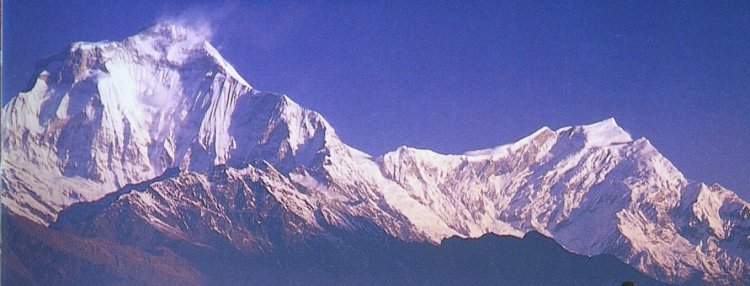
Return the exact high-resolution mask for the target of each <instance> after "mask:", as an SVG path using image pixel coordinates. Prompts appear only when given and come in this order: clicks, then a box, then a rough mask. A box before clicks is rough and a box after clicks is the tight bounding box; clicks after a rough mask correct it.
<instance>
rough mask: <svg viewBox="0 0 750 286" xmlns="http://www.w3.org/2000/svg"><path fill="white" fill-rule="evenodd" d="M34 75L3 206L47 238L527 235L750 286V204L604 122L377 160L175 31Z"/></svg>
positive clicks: (10, 110)
mask: <svg viewBox="0 0 750 286" xmlns="http://www.w3.org/2000/svg"><path fill="white" fill-rule="evenodd" d="M45 63H46V65H45V66H44V68H43V69H42V70H40V71H39V76H38V78H37V79H36V83H35V85H34V86H33V88H32V89H31V90H30V91H28V92H25V93H21V94H19V95H18V96H17V97H15V98H13V99H12V100H11V101H10V102H9V103H8V104H7V105H6V106H4V107H3V115H4V118H3V122H2V131H3V132H2V147H3V149H2V155H3V156H2V160H3V161H2V167H3V170H2V178H3V185H2V186H3V193H2V200H3V201H2V202H3V204H4V206H5V207H6V208H7V209H8V210H9V211H10V212H12V213H14V214H16V215H20V216H23V217H26V218H28V219H30V220H32V221H34V222H37V223H40V224H43V225H48V224H52V226H53V227H54V228H56V229H64V230H66V231H71V232H74V233H77V234H80V235H82V236H85V237H101V238H106V239H112V240H114V241H117V242H119V243H122V244H125V245H130V246H134V247H138V248H142V249H150V248H153V247H157V246H159V245H161V244H163V243H165V241H171V242H174V241H183V242H186V243H189V244H191V245H194V246H200V245H214V246H216V245H224V246H227V247H231V248H233V249H238V250H241V251H247V252H250V253H254V252H268V251H273V250H274V248H277V247H281V245H286V244H289V243H294V242H295V241H304V240H306V239H323V240H326V241H330V242H333V243H334V244H335V241H337V240H340V239H341V238H340V237H339V235H338V234H337V233H336V232H337V231H338V230H347V231H350V232H356V233H365V234H373V235H374V234H376V233H379V232H381V231H382V232H384V233H385V234H387V235H388V236H391V237H395V238H397V239H400V240H403V241H407V242H412V241H418V242H419V241H424V242H430V243H433V244H439V243H440V242H441V241H442V240H443V239H445V238H449V237H451V236H459V237H480V236H482V235H485V234H487V233H495V234H499V235H512V236H517V237H523V236H524V234H526V233H528V232H531V231H537V232H539V233H542V234H544V235H545V236H548V237H551V238H552V239H554V240H555V241H556V242H558V243H560V244H561V245H562V246H563V247H565V248H566V249H568V250H570V251H572V252H575V253H579V254H584V255H598V254H612V255H614V256H616V257H617V258H618V259H620V260H622V261H623V262H625V263H628V264H630V265H632V266H634V267H635V268H637V269H638V270H640V271H642V272H644V273H647V274H648V275H650V276H652V277H655V278H657V279H659V280H662V281H666V282H677V283H682V282H685V281H692V280H693V279H696V278H698V279H703V280H704V281H705V282H708V283H711V284H737V283H743V282H745V283H746V282H747V281H750V264H749V263H748V261H749V260H750V204H748V203H747V202H746V201H744V200H742V199H741V198H739V197H738V196H737V195H736V194H734V193H733V192H731V191H729V190H727V189H724V188H722V187H721V186H718V185H712V186H707V185H705V184H702V183H699V182H693V181H690V180H688V179H686V178H684V176H683V175H682V174H681V173H680V172H679V170H677V169H676V168H675V167H674V166H673V165H672V164H671V163H670V162H669V161H668V160H667V159H666V158H664V157H663V156H662V155H661V154H660V153H659V152H658V151H657V150H656V148H654V146H652V145H651V144H650V143H649V141H648V140H646V139H643V138H641V139H636V140H633V139H632V138H631V136H630V135H629V134H628V133H627V132H626V131H624V130H623V129H622V128H620V127H619V126H618V125H617V123H616V122H615V120H614V119H607V120H604V121H602V122H599V123H594V124H591V125H585V126H575V127H566V128H561V129H558V130H551V129H549V128H546V127H545V128H542V129H540V130H538V131H537V132H534V133H533V134H531V135H530V136H528V137H526V138H523V139H521V140H519V141H518V142H516V143H512V144H508V145H502V146H499V147H496V148H492V149H488V150H479V151H472V152H467V153H465V154H460V155H443V154H437V153H435V152H432V151H429V150H417V149H413V148H408V147H401V148H399V149H398V150H396V151H393V152H390V153H387V154H385V155H383V156H380V157H377V158H374V157H371V156H370V155H368V154H365V153H363V152H360V151H358V150H356V149H354V148H352V147H350V146H348V145H346V144H345V143H343V142H341V140H340V139H339V138H338V136H337V135H336V133H335V131H334V129H333V128H332V127H331V126H330V124H328V122H326V120H325V119H323V117H322V116H321V115H320V114H318V113H315V112H313V111H310V110H307V109H304V108H302V107H300V106H299V105H298V104H296V103H295V102H294V101H292V100H291V99H290V98H288V97H287V96H285V95H279V94H274V93H267V92H260V91H257V90H254V89H253V88H252V87H251V86H250V85H249V84H248V83H247V81H245V80H244V79H243V78H242V77H241V76H240V75H239V74H237V72H236V71H235V70H234V68H233V67H232V66H231V65H230V64H229V63H227V62H226V61H225V60H224V59H223V58H222V57H221V55H220V54H219V53H218V52H217V51H216V49H215V48H213V47H212V46H211V45H210V44H209V43H208V42H207V41H205V39H203V38H202V37H201V36H200V35H199V34H197V33H195V32H193V31H191V30H189V29H187V28H184V27H180V26H177V25H173V24H158V25H156V26H154V27H151V28H149V29H146V30H144V31H142V32H141V33H139V34H137V35H134V36H132V37H129V38H127V39H125V40H123V41H120V42H99V43H75V44H72V45H71V46H70V47H69V49H66V50H64V51H62V52H60V53H59V54H58V55H55V56H53V57H51V58H49V59H47V60H46V61H45ZM71 205H72V206H71ZM58 216H59V218H58Z"/></svg>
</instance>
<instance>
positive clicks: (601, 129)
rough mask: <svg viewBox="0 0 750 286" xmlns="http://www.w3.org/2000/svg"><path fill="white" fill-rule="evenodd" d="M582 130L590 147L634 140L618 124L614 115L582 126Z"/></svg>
mask: <svg viewBox="0 0 750 286" xmlns="http://www.w3.org/2000/svg"><path fill="white" fill-rule="evenodd" d="M580 130H581V132H582V133H583V134H584V135H585V136H586V146H588V147H602V146H607V145H613V144H621V143H627V142H631V141H633V138H632V137H630V134H629V133H628V132H627V131H625V129H622V127H620V126H619V125H617V121H615V118H614V117H610V118H607V119H605V120H602V121H599V122H596V123H593V124H589V125H583V126H580Z"/></svg>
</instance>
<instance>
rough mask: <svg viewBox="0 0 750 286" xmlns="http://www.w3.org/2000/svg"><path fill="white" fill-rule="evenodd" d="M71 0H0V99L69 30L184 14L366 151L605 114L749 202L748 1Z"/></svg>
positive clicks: (111, 30) (454, 145) (493, 136)
mask: <svg viewBox="0 0 750 286" xmlns="http://www.w3.org/2000/svg"><path fill="white" fill-rule="evenodd" d="M46 2H50V3H46ZM65 2H66V1H59V2H57V1H3V8H4V9H5V10H4V12H3V16H4V18H3V29H4V30H3V87H2V88H3V89H2V91H3V103H5V102H6V101H7V100H8V96H9V95H14V94H17V93H18V92H19V91H21V90H22V89H24V88H25V86H26V85H27V83H28V81H29V79H30V78H32V77H33V69H34V64H35V63H36V61H37V60H39V59H41V58H43V57H45V56H48V55H50V54H52V53H55V52H56V51H58V50H60V49H62V48H64V47H65V46H66V45H67V44H68V43H70V42H73V41H79V40H86V41H99V40H105V39H108V40H120V39H122V38H124V37H126V36H128V35H130V34H133V33H136V32H138V31H139V30H141V29H142V28H145V27H147V26H149V25H151V24H152V23H154V22H156V21H159V20H161V19H175V18H180V19H183V20H186V21H189V22H201V23H208V24H210V26H211V27H212V28H213V35H212V39H211V42H212V43H213V44H214V45H215V46H216V47H217V48H218V49H219V50H220V51H221V53H222V54H223V55H224V56H225V57H226V58H227V60H229V62H231V63H232V64H233V65H234V66H235V67H236V68H237V70H238V71H239V72H240V74H242V75H243V76H244V77H245V79H247V80H248V82H250V84H252V85H253V86H254V87H256V88H258V89H261V90H269V91H276V92H282V93H286V94H288V95H289V96H290V97H291V98H293V99H294V100H295V101H297V102H299V103H300V104H301V105H303V106H305V107H308V108H311V109H313V110H316V111H318V112H320V113H322V114H323V116H325V117H326V118H327V119H328V120H329V121H330V122H331V124H332V125H333V126H334V127H335V128H336V130H337V132H338V133H339V135H340V136H341V137H342V138H343V140H344V141H345V142H347V143H349V144H350V145H352V146H354V147H356V148H359V149H362V150H364V151H366V152H368V153H371V154H373V155H379V154H382V153H384V152H386V151H389V150H392V149H395V148H396V147H398V146H400V145H408V146H413V147H418V148H428V149H432V150H435V151H438V152H443V153H461V152H464V151H468V150H472V149H480V148H488V147H491V146H495V145H500V144H504V143H509V142H512V141H516V140H517V139H519V138H521V137H523V136H525V135H528V134H530V133H532V132H533V131H535V130H537V129H538V128H540V127H542V126H549V127H551V128H553V129H554V128H559V127H563V126H568V125H579V124H587V123H592V122H595V121H599V120H602V119H605V118H608V117H615V118H616V119H617V121H618V122H619V124H620V125H621V126H623V127H624V128H625V129H626V130H628V131H629V132H631V134H633V135H634V137H641V136H643V137H646V138H648V139H649V140H650V141H651V142H652V143H653V144H654V145H655V146H656V147H657V148H658V149H659V150H660V151H661V152H662V153H663V154H664V155H665V156H666V157H667V158H669V159H670V160H671V161H672V162H673V163H674V164H675V165H676V166H677V167H678V168H679V169H681V170H682V171H683V172H684V173H685V174H686V176H688V177H689V178H693V179H697V180H701V181H706V182H710V183H713V182H717V183H720V184H722V185H724V186H727V187H729V188H731V189H734V190H735V191H737V192H738V193H740V195H741V196H743V197H744V198H750V149H748V146H750V2H748V1H728V2H725V1H714V2H688V1H675V2H668V1H644V2H636V1H631V2H628V3H619V2H621V1H617V2H614V3H602V2H604V1H590V2H572V1H571V2H568V3H559V2H555V3H540V2H537V3H530V2H531V1H518V2H507V3H489V2H495V1H478V2H471V1H454V2H436V1H424V2H422V1H407V2H408V3H401V1H393V2H382V1H380V2H376V1H363V2H361V3H347V1H341V2H316V1H299V2H297V1H255V2H240V1H234V2H225V3H220V4H216V3H212V2H213V1H208V2H202V1H180V2H176V3H170V4H165V3H155V2H158V1H69V2H68V3H65ZM653 2H658V3H653Z"/></svg>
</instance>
